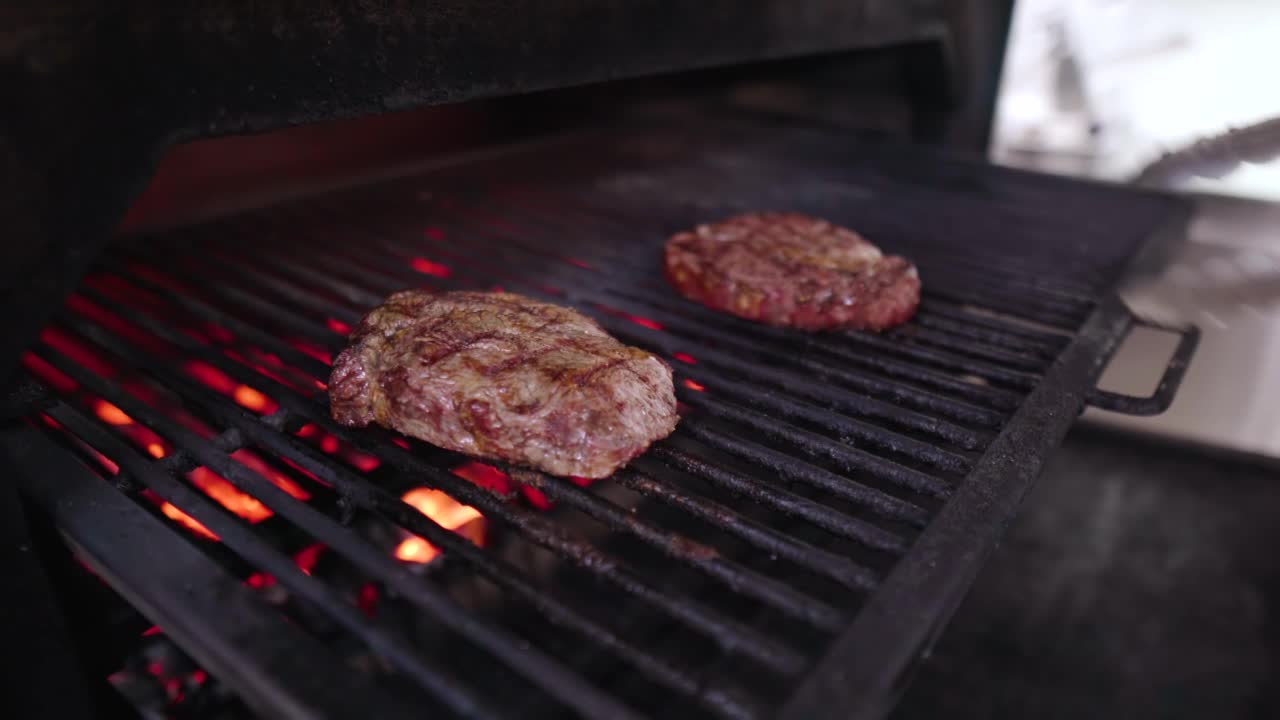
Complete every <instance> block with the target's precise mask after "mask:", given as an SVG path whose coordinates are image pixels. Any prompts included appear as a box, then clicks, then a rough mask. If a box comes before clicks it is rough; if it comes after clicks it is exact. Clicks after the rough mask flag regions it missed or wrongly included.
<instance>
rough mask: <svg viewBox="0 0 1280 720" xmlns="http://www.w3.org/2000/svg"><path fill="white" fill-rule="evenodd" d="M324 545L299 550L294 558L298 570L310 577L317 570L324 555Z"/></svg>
mask: <svg viewBox="0 0 1280 720" xmlns="http://www.w3.org/2000/svg"><path fill="white" fill-rule="evenodd" d="M324 550H325V547H324V545H312V546H310V547H306V548H303V549H302V550H299V551H298V552H297V553H296V554H294V556H293V561H294V562H295V563H297V565H298V569H299V570H301V571H302V572H303V573H305V574H307V575H310V574H311V572H312V571H313V570H315V569H316V565H317V564H318V563H319V562H320V555H321V554H323V553H324Z"/></svg>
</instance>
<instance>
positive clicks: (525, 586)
mask: <svg viewBox="0 0 1280 720" xmlns="http://www.w3.org/2000/svg"><path fill="white" fill-rule="evenodd" d="M281 412H283V413H284V414H285V416H284V417H282V418H280V419H279V420H278V421H277V422H276V423H268V422H267V419H266V418H263V419H260V420H258V421H256V422H255V421H252V420H248V419H241V420H240V421H238V422H237V423H236V428H237V429H239V430H240V431H241V432H243V433H244V434H245V435H246V436H247V437H248V438H250V439H251V440H252V442H253V443H254V444H256V445H258V446H260V447H262V448H264V449H266V450H268V451H271V452H274V453H276V454H277V455H279V456H280V457H285V458H288V459H290V460H292V461H293V462H296V463H297V464H298V465H299V466H300V467H302V468H304V469H305V470H307V471H308V472H311V473H313V474H314V475H316V476H317V477H320V478H322V479H325V480H326V481H329V482H330V483H331V484H332V485H333V486H334V487H335V488H337V489H338V490H339V492H341V493H342V494H343V496H344V497H346V498H349V499H352V500H353V501H354V502H358V503H360V504H362V505H366V506H367V507H369V508H370V509H371V510H373V511H375V512H377V513H378V514H379V515H381V516H382V517H384V518H386V519H387V520H389V521H391V522H393V523H395V524H397V525H399V526H401V527H403V528H404V529H406V530H408V531H409V532H411V533H413V534H415V535H419V536H421V537H424V538H426V539H427V541H429V542H430V543H431V544H432V545H435V546H436V547H439V548H441V549H442V550H443V551H444V552H445V553H447V554H448V555H450V556H451V557H454V558H460V559H462V560H463V561H465V562H466V563H467V564H468V565H469V566H470V567H472V568H474V569H475V570H476V571H478V572H479V573H481V574H483V575H484V577H486V578H487V579H489V580H490V581H492V582H493V583H494V584H496V585H498V586H499V587H501V588H503V589H504V590H506V591H508V592H510V593H512V594H513V595H515V596H517V597H519V598H520V599H521V600H523V601H525V602H528V603H529V604H530V605H531V606H532V607H533V608H534V609H535V610H537V611H538V612H540V613H541V614H542V615H543V617H545V618H546V619H547V620H549V621H550V622H552V623H553V624H555V625H556V626H557V627H561V628H564V629H567V630H570V631H573V632H575V633H577V634H578V635H579V636H581V637H583V638H584V639H586V640H588V641H590V642H592V643H594V644H596V645H598V646H600V647H602V648H604V649H606V650H608V651H610V652H612V653H613V654H614V655H615V656H616V657H618V658H620V659H621V660H622V661H623V662H625V663H626V664H628V665H629V666H631V667H633V668H635V669H636V670H637V671H639V672H640V673H641V674H643V675H644V676H645V677H647V678H649V679H651V680H653V681H655V682H657V683H658V684H661V685H663V686H665V687H667V688H669V689H671V690H674V691H677V692H680V693H683V694H684V695H686V696H689V697H692V698H694V699H696V700H697V701H699V702H700V703H701V705H702V706H703V707H704V708H706V709H707V710H710V711H712V712H714V713H716V714H717V715H719V716H722V717H725V718H744V717H754V716H756V715H757V714H758V712H757V710H756V709H754V706H753V703H752V702H751V701H750V700H748V699H747V698H745V697H743V696H742V695H741V693H739V692H737V691H735V690H732V689H729V688H724V687H720V686H717V685H708V684H706V683H701V682H698V681H697V680H695V679H693V678H691V677H690V676H689V675H688V674H686V673H683V672H680V671H679V670H678V669H676V668H673V667H672V665H671V663H670V661H669V660H665V659H662V658H659V657H657V656H655V655H653V654H651V653H648V652H646V651H645V650H643V649H641V648H639V647H637V646H636V645H635V644H633V643H630V642H628V641H627V640H624V639H623V638H621V637H619V636H618V635H617V634H615V633H614V632H613V631H611V630H610V629H608V628H607V627H605V626H604V625H601V624H600V623H598V622H596V621H594V620H591V619H590V618H587V617H586V616H584V615H582V614H581V613H579V612H577V611H575V610H573V609H572V608H570V607H569V606H568V605H566V604H564V603H563V602H561V601H560V600H558V599H556V598H555V597H553V596H551V595H550V594H548V593H545V592H543V591H541V590H538V589H537V588H536V587H534V586H533V585H532V584H530V583H529V582H527V581H526V580H524V578H523V575H522V573H521V572H520V571H519V570H518V569H517V568H516V567H514V566H512V565H511V564H509V563H507V562H504V561H502V560H500V559H498V558H495V557H494V556H493V555H491V554H490V553H487V552H485V551H484V550H482V549H481V548H478V547H477V546H475V545H473V544H471V543H470V542H469V541H467V540H466V539H464V538H462V537H460V536H458V535H457V534H455V533H454V532H452V531H450V530H447V529H445V528H444V527H442V526H441V525H439V524H438V523H436V522H435V521H434V520H433V519H431V518H430V517H427V516H426V515H423V514H422V513H421V512H420V511H418V510H417V509H416V508H414V507H412V506H410V505H408V504H407V503H405V502H404V501H403V500H401V499H399V498H397V497H395V496H394V495H392V494H391V493H389V492H387V491H386V490H383V489H381V488H380V487H379V486H377V485H374V484H371V483H368V482H366V481H364V480H362V479H361V478H360V477H358V476H357V475H355V474H354V473H352V472H351V471H350V470H349V469H347V468H346V467H345V466H343V465H341V464H339V463H337V462H335V461H333V460H331V459H327V458H326V457H324V456H323V455H321V454H319V453H317V452H316V451H315V450H314V449H312V448H309V447H307V446H306V445H305V444H304V443H302V442H301V441H300V440H298V439H297V438H295V437H292V436H289V435H284V434H281V433H280V432H278V431H277V430H276V429H275V427H273V425H276V424H279V425H285V424H287V422H288V419H290V418H292V417H293V416H292V414H291V413H289V412H288V411H281ZM845 562H848V561H845Z"/></svg>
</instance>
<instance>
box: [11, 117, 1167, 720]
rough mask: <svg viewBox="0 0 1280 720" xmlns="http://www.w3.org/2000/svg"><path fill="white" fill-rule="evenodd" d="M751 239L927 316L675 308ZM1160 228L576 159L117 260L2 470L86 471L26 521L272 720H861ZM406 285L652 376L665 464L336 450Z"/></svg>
mask: <svg viewBox="0 0 1280 720" xmlns="http://www.w3.org/2000/svg"><path fill="white" fill-rule="evenodd" d="M760 208H778V209H787V210H798V211H807V212H812V213H815V214H819V215H822V216H825V217H828V218H830V219H832V220H833V221H836V222H841V223H844V224H847V225H849V226H851V227H854V228H857V229H858V230H859V231H861V232H863V233H864V234H866V235H867V236H868V237H870V238H872V239H873V241H875V242H877V243H878V244H880V245H881V246H882V247H883V248H884V249H885V250H886V251H887V252H895V253H901V254H904V255H907V256H908V257H910V258H911V259H913V260H914V261H915V262H916V263H917V264H918V265H919V267H920V271H921V276H922V278H923V279H924V287H925V294H924V302H923V305H922V307H921V311H920V313H919V315H918V317H917V318H916V319H915V320H914V321H913V322H911V323H910V324H909V325H907V326H905V327H903V328H900V329H897V330H894V331H891V332H888V333H885V334H883V335H870V334H860V333H843V334H829V335H804V334H799V333H794V332H790V331H787V330H781V329H774V328H767V327H762V326H757V325H754V324H751V323H748V322H745V321H741V320H738V319H735V318H732V317H727V316H723V315H720V314H716V313H713V312H711V311H709V310H706V309H704V308H701V307H698V306H695V305H693V304H691V303H689V302H687V301H684V300H683V299H681V298H679V297H678V296H676V295H675V294H673V293H672V292H671V291H670V290H668V289H667V287H666V286H665V284H664V282H663V280H662V275H661V272H660V267H659V258H660V253H659V249H660V247H661V244H662V242H663V241H664V240H665V238H666V237H667V236H668V235H669V234H670V233H671V232H674V231H676V230H678V229H681V228H683V227H686V226H688V225H691V224H693V223H696V222H698V221H705V220H708V219H714V218H717V217H720V216H723V215H727V214H729V213H732V212H735V211H739V210H747V209H760ZM1174 210H1176V207H1171V205H1170V203H1169V202H1168V201H1166V200H1165V199H1163V198H1159V197H1156V196H1152V195H1143V194H1134V193H1128V192H1121V191H1117V190H1114V189H1109V188H1101V187H1097V186H1091V185H1083V184H1075V183H1069V182H1065V181H1060V180H1051V179H1046V178H1038V177H1034V176H1029V175H1025V174H1021V173H1014V172H1009V171H1003V170H997V169H994V168H989V167H982V166H971V165H967V164H964V163H961V162H957V161H952V160H945V159H939V158H936V157H932V156H928V155H923V154H914V153H913V152H912V153H909V152H906V151H902V152H889V151H886V150H883V149H872V148H858V147H856V146H852V145H850V144H848V142H847V141H846V140H843V139H840V138H836V137H833V136H828V135H823V134H820V133H811V132H803V131H793V132H781V131H774V132H770V133H762V132H757V131H752V130H747V129H742V128H721V129H718V131H717V132H716V133H715V137H712V136H711V135H710V134H704V133H699V132H694V131H684V132H681V133H676V132H669V131H667V132H653V131H646V132H637V133H634V134H627V135H623V134H618V135H616V136H583V137H577V138H569V139H562V140H559V141H555V142H552V143H550V144H547V145H545V146H538V147H529V148H525V149H519V150H516V151H512V152H509V153H505V154H500V155H498V156H496V157H488V158H480V159H475V160H472V161H469V162H467V163H464V164H460V165H457V166H453V167H447V168H443V169H437V170H434V171H431V172H428V173H426V174H422V175H418V176H414V177H411V178H405V179H399V180H395V181H391V182H387V183H380V184H378V185H375V186H369V187H365V188H360V189H354V190H346V191H340V192H337V193H332V194H328V195H325V196H322V197H316V198H308V199H302V200H298V201H293V202H289V203H287V204H284V205H282V206H278V207H274V208H270V209H266V210H259V211H251V212H247V213H243V214H241V215H238V216H236V217H233V218H228V219H221V220H215V221H212V222H208V223H206V224H203V225H200V226H197V227H190V228H184V229H179V230H175V231H169V232H165V233H161V234H156V235H153V236H148V237H139V238H129V239H125V240H123V241H121V242H120V243H118V244H117V246H116V247H115V248H114V249H113V250H112V251H111V252H110V253H109V255H108V256H106V257H104V258H103V259H102V260H101V262H100V263H99V265H98V267H97V269H96V270H95V271H94V273H93V274H92V275H91V276H90V277H89V278H87V279H86V280H85V282H84V283H83V285H82V286H81V288H80V289H79V290H78V291H77V292H76V293H75V294H74V296H73V297H72V298H71V299H70V301H69V302H68V305H67V308H66V310H65V311H64V312H63V313H62V314H61V315H60V317H59V318H58V320H57V321H56V322H55V323H54V324H52V325H51V326H50V327H49V328H48V329H46V331H45V332H44V333H43V335H42V336H41V340H40V342H39V343H38V344H37V345H36V346H35V347H33V348H32V350H31V352H30V353H29V354H28V356H27V358H26V364H27V367H28V369H29V370H30V371H31V372H32V373H33V374H34V375H35V376H36V377H37V378H38V379H39V380H40V381H42V382H43V383H44V384H45V385H46V386H48V387H49V388H50V389H51V391H52V393H53V395H54V399H52V400H51V401H50V404H49V406H48V407H46V408H45V409H44V410H43V412H42V413H41V414H40V416H39V417H35V418H32V422H31V427H33V428H38V429H39V430H40V433H41V435H40V437H39V442H36V441H34V440H32V433H31V432H30V431H29V430H28V431H25V432H24V433H22V434H21V438H20V439H19V438H17V437H16V436H15V435H14V434H13V433H9V434H8V435H6V436H5V443H6V447H7V448H8V449H9V450H10V451H11V452H13V453H14V454H16V455H18V456H20V457H25V458H27V460H28V461H29V464H32V463H36V464H37V466H38V467H44V468H45V469H46V472H49V473H53V469H52V468H54V467H65V468H67V469H68V472H69V473H70V474H67V473H58V474H59V477H63V478H64V479H62V480H60V481H58V482H57V483H52V484H50V483H44V484H39V487H33V486H31V485H30V484H29V485H28V492H29V493H31V494H32V495H34V496H36V497H37V499H42V500H44V501H45V502H46V503H47V504H48V505H49V506H50V507H51V509H53V510H54V512H55V515H56V516H57V517H58V519H59V522H60V523H62V525H63V527H64V529H65V530H66V532H67V533H68V535H69V537H70V538H71V539H72V541H73V542H75V543H77V544H78V545H79V546H80V547H81V548H82V550H83V551H84V554H85V555H86V556H87V557H88V558H89V559H90V561H91V562H93V563H94V564H95V567H97V568H98V569H99V570H100V571H101V573H102V574H103V575H104V576H105V577H106V578H107V579H108V580H109V581H110V582H112V584H113V585H116V586H117V587H118V588H120V590H121V592H122V593H123V594H125V595H126V596H127V597H130V599H131V600H133V601H135V602H136V603H137V604H138V605H139V607H141V608H144V611H148V614H149V615H151V616H152V619H153V620H155V621H156V622H157V623H158V624H159V625H160V626H161V627H162V628H164V629H165V630H166V631H169V632H171V633H172V634H173V636H174V637H175V638H176V639H177V640H178V641H179V643H180V644H182V645H183V646H184V647H185V648H186V649H187V650H188V651H189V652H191V653H192V654H193V655H194V656H195V657H196V658H197V659H198V660H200V661H201V662H203V663H205V664H206V665H207V666H208V667H209V669H210V671H211V672H212V673H213V674H214V675H215V676H219V677H222V678H223V679H224V680H225V681H226V682H228V683H229V684H230V685H232V686H233V687H234V688H235V689H236V690H237V691H239V692H240V693H242V694H243V695H244V696H245V698H246V700H247V701H249V702H250V704H252V705H254V706H255V707H258V708H259V709H261V710H263V711H264V712H270V713H286V714H306V713H317V714H323V715H330V716H335V717H337V716H342V717H345V716H347V715H348V714H356V713H362V714H365V715H373V716H378V717H393V716H398V715H399V714H402V713H406V712H407V711H409V710H410V709H411V711H412V712H413V713H414V714H420V713H421V712H425V711H427V710H429V709H438V710H440V711H444V712H446V713H449V714H456V715H472V716H481V717H501V716H513V715H519V716H535V715H547V716H560V715H563V714H564V713H566V712H569V713H576V714H578V715H581V716H585V717H630V716H661V717H676V716H684V715H704V714H705V715H711V716H718V717H727V718H747V717H760V716H767V715H772V714H775V713H777V712H779V711H780V710H790V711H792V712H795V713H798V714H808V713H810V711H812V710H813V708H814V707H820V704H819V703H821V702H828V701H829V700H830V699H831V698H833V697H843V698H844V699H845V700H847V703H848V704H844V705H841V706H840V712H839V713H838V714H840V715H841V716H847V714H848V713H849V712H851V711H859V710H865V711H868V712H873V713H874V712H876V711H879V710H883V709H884V708H885V707H887V703H888V702H889V698H891V697H892V695H893V693H894V692H896V691H897V690H898V689H900V688H899V674H900V673H901V672H902V671H903V670H904V669H905V668H906V667H908V666H909V665H910V660H911V659H912V658H913V657H914V656H915V654H916V653H918V652H919V651H920V650H921V649H922V648H923V647H924V646H925V644H926V643H927V641H928V639H929V638H930V637H931V634H932V633H933V632H935V631H936V628H937V627H938V626H940V624H941V623H942V622H943V621H944V620H945V618H946V616H947V615H948V613H949V612H950V610H952V609H954V604H955V603H956V602H958V600H959V597H960V595H961V594H962V593H963V590H964V588H965V587H967V584H968V582H969V581H970V580H971V579H972V575H973V573H975V572H976V568H977V566H978V565H980V563H981V558H982V556H983V554H984V553H985V551H986V550H988V549H989V547H990V543H991V542H992V541H993V539H994V537H995V536H996V535H997V534H998V529H999V527H1000V526H1001V525H1002V524H1003V523H1004V522H1005V521H1007V519H1008V517H1009V516H1010V514H1011V513H1012V510H1013V508H1014V507H1015V506H1016V502H1017V499H1018V497H1020V495H1021V493H1022V492H1023V491H1025V489H1026V486H1027V484H1029V482H1030V481H1031V480H1032V479H1033V477H1034V474H1035V470H1036V469H1037V468H1038V466H1039V463H1040V461H1041V460H1042V459H1043V455H1044V453H1045V452H1046V451H1047V449H1048V448H1050V447H1052V446H1053V445H1054V444H1055V443H1056V442H1057V440H1058V439H1059V438H1060V437H1061V434H1062V433H1064V432H1065V430H1066V427H1067V425H1068V424H1069V422H1070V420H1071V418H1072V417H1074V415H1075V413H1077V412H1078V411H1079V409H1080V407H1081V406H1082V405H1083V403H1084V402H1085V400H1086V397H1087V393H1088V392H1089V389H1090V388H1091V383H1092V381H1093V379H1094V378H1095V377H1096V375H1097V373H1098V372H1099V371H1100V369H1101V366H1102V364H1103V362H1104V361H1105V358H1106V357H1107V355H1108V354H1109V353H1110V351H1111V350H1112V349H1113V346H1114V345H1115V343H1116V342H1117V341H1118V339H1119V337H1120V336H1121V335H1122V334H1123V333H1124V332H1125V331H1126V330H1127V328H1128V325H1129V320H1128V318H1127V317H1126V316H1125V314H1124V313H1123V311H1122V310H1121V309H1120V307H1119V306H1118V305H1117V304H1115V303H1114V302H1113V301H1109V300H1107V299H1106V297H1107V295H1108V290H1109V287H1110V285H1111V283H1112V282H1114V280H1115V279H1116V277H1117V275H1118V273H1119V272H1120V271H1122V270H1123V267H1124V265H1125V263H1126V262H1127V260H1128V259H1129V258H1130V257H1131V256H1132V255H1133V254H1134V253H1135V252H1136V251H1137V250H1138V249H1139V248H1140V246H1141V242H1142V241H1143V240H1145V239H1146V238H1147V237H1148V236H1149V235H1151V234H1152V233H1153V232H1154V231H1155V230H1156V229H1157V228H1158V227H1159V226H1160V225H1161V224H1162V223H1164V222H1166V221H1168V219H1169V218H1170V216H1171V215H1174V214H1176V213H1175V212H1174ZM409 286H423V287H429V288H433V289H439V290H445V289H459V288H481V289H484V288H499V287H500V288H503V289H506V290H510V291H515V292H521V293H525V294H528V295H531V296H534V297H539V298H543V299H549V300H552V301H555V302H559V303H564V304H568V305H573V306H575V307H578V308H580V309H582V310H584V311H585V312H587V313H588V314H591V315H592V316H594V317H595V318H597V319H598V320H599V321H600V322H601V323H602V324H603V325H604V326H605V328H606V329H607V330H609V331H610V332H611V333H612V334H614V335H615V336H616V337H618V338H619V339H621V340H623V341H625V342H628V343H631V344H634V345H638V346H641V347H644V348H646V349H649V350H651V351H653V352H655V353H658V354H659V355H661V356H663V357H664V358H666V359H667V360H668V362H670V363H671V365H672V366H673V367H674V369H675V372H676V383H677V389H678V396H679V399H680V401H681V403H682V411H683V416H684V417H683V421H682V424H681V426H680V428H679V430H678V431H677V433H676V434H675V435H674V436H673V437H672V438H670V439H668V440H667V441H664V442H662V443H660V444H658V445H657V446H655V447H654V448H653V449H652V450H651V451H650V452H649V453H647V454H646V455H644V456H643V457H642V458H640V459H638V460H637V461H636V462H634V463H633V464H632V465H631V466H630V467H628V468H627V469H625V470H624V471H622V472H620V473H619V474H618V475H616V476H615V477H614V478H611V479H609V480H607V481H603V482H601V483H598V484H595V485H589V484H588V483H585V482H581V481H578V480H575V479H561V478H550V477H545V476H540V475H536V474H531V473H527V472H518V471H510V469H508V468H495V467H492V466H487V465H482V464H479V463H475V462H470V461H468V460H467V459H466V458H463V457H460V456H458V455H455V454H452V453H448V452H445V451H442V450H439V449H436V448H432V447H430V446H427V445H425V444H422V443H418V442H416V441H406V440H405V439H403V438H400V437H398V436H396V435H394V434H392V433H388V432H384V431H381V430H377V429H373V430H360V431H351V430H348V429H345V428H342V427H339V426H337V425H336V424H334V423H333V422H332V421H331V420H330V419H329V416H328V408H327V401H326V398H325V395H324V391H323V390H324V383H325V382H326V381H327V378H328V369H329V360H330V358H331V357H332V355H334V354H336V352H337V351H338V350H340V349H341V348H342V347H343V346H344V344H345V336H346V334H347V333H348V332H349V330H350V328H352V327H354V326H355V325H356V324H357V323H358V322H359V319H360V317H361V315H362V314H363V312H364V311H365V310H367V309H368V308H369V307H371V306H373V305H375V304H377V303H378V302H380V301H381V299H382V298H383V297H385V296H386V295H387V294H388V293H389V292H391V291H394V290H397V289H401V288H404V287H409ZM20 440H21V443H20ZM28 441H30V442H28ZM19 444H23V445H24V447H25V449H23V450H18V449H17V446H18V445H19ZM73 457H74V458H76V460H77V461H78V462H76V463H75V464H74V465H70V464H67V460H68V459H69V458H73ZM50 458H56V460H51V459H50ZM38 463H44V465H39V464H38ZM50 463H54V464H53V465H50ZM71 469H74V472H71ZM86 471H92V472H93V473H94V474H96V475H97V476H100V477H101V478H105V479H106V480H109V481H111V482H109V483H108V482H86V481H85V478H84V476H85V474H86ZM73 476H74V478H75V479H72V477H73ZM427 488H430V489H434V490H437V491H439V492H440V493H443V495H439V494H434V495H433V494H430V493H429V492H428V491H427V490H426V489H427ZM413 491H417V492H419V493H420V494H419V495H416V496H413V495H411V493H412V492H413ZM421 493H426V495H425V496H424V495H423V494H421ZM422 497H430V498H432V502H433V503H434V504H432V505H430V506H426V505H424V504H423V501H420V500H415V499H414V498H422ZM68 498H81V500H82V501H81V502H75V501H70V500H68ZM462 506H465V507H462ZM161 523H163V525H162V524H161ZM957 538H959V539H957ZM139 548H145V549H146V553H148V554H147V555H146V557H145V561H144V558H143V556H141V555H138V554H137V553H138V552H142V551H141V550H140V549H139ZM428 560H429V562H426V561H428ZM850 648H853V650H851V649H850ZM833 688H836V689H834V690H833ZM833 693H834V694H833ZM788 702H790V703H792V704H791V705H790V706H789V707H788V706H787V703H788ZM827 709H828V711H829V710H830V709H831V708H830V707H828V708H827Z"/></svg>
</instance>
